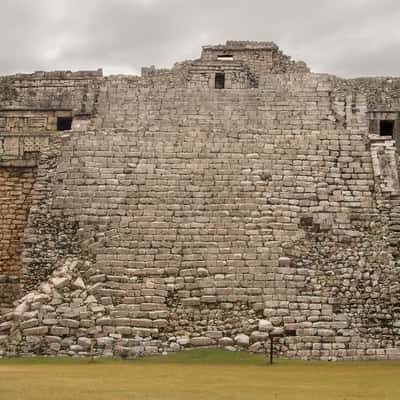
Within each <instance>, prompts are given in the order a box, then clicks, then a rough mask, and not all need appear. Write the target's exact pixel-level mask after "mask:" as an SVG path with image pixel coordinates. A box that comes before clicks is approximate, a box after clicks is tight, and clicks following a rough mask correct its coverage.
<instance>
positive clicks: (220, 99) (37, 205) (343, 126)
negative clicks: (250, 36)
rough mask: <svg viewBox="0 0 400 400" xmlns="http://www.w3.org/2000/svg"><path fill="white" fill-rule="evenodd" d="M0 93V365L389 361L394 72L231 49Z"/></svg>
mask: <svg viewBox="0 0 400 400" xmlns="http://www.w3.org/2000/svg"><path fill="white" fill-rule="evenodd" d="M224 55H225V56H227V55H229V58H230V56H231V55H232V57H233V59H232V60H227V59H226V57H225V59H224V57H223V56H224ZM221 58H222V59H221ZM217 73H219V74H221V73H225V81H224V82H225V85H226V86H225V88H224V89H222V90H220V89H216V88H215V76H216V74H217ZM1 82H2V84H3V86H1V85H0V90H1V87H4V96H3V99H2V100H1V101H0V103H1V104H0V105H2V106H3V108H4V109H1V110H0V139H1V141H0V143H1V146H0V157H1V158H0V180H1V182H2V185H0V186H1V188H0V191H1V193H0V194H2V196H0V218H1V221H2V224H1V228H0V230H1V232H2V233H3V234H2V235H0V244H1V247H0V261H1V266H0V288H1V290H0V307H1V308H3V309H4V313H3V315H2V317H1V320H0V355H5V354H8V355H15V354H33V353H34V354H51V355H81V356H85V355H86V356H87V355H93V354H95V355H102V356H121V357H136V356H141V355H146V354H154V353H165V352H169V351H178V350H181V349H183V348H188V347H191V346H216V345H219V346H223V347H226V348H229V349H231V350H235V349H237V348H242V349H248V350H250V351H254V352H263V351H266V350H268V349H269V340H270V339H269V335H270V333H271V332H272V333H273V334H277V335H278V337H276V338H275V347H276V350H277V351H279V352H280V354H281V355H283V356H287V357H297V358H305V359H307V358H317V359H323V360H333V359H384V358H397V357H399V351H398V348H399V339H398V338H399V333H400V322H399V321H400V314H399V311H400V310H399V291H400V285H399V266H398V264H399V261H398V257H399V252H398V249H399V246H398V244H399V238H400V231H399V228H398V227H399V226H400V198H399V197H398V196H399V182H398V180H399V179H398V171H397V169H398V160H397V157H398V156H397V150H396V141H397V137H398V134H399V132H398V129H399V127H400V124H399V117H398V110H399V109H400V102H399V98H400V96H399V91H400V80H399V79H397V78H391V79H386V78H370V79H353V80H344V79H339V78H337V77H334V76H331V75H323V74H313V73H311V72H309V70H308V68H307V67H306V66H305V64H304V63H302V62H294V61H291V60H290V58H289V57H287V56H286V55H284V54H283V53H282V52H281V51H279V49H278V48H277V46H276V45H274V44H273V43H269V42H267V43H264V42H262V43H249V42H228V43H227V44H226V45H225V46H207V47H205V48H204V50H203V54H202V58H200V59H199V60H194V61H188V62H183V63H178V64H176V65H175V66H174V68H173V69H171V70H156V69H153V68H150V69H144V71H143V76H142V77H129V76H114V77H102V76H101V73H100V72H79V73H68V72H60V73H35V74H32V75H16V76H13V77H8V78H2V80H1ZM60 87H62V88H63V90H60ZM6 89H7V90H6ZM58 118H73V121H72V128H73V130H72V131H70V132H58V133H56V132H55V130H56V128H57V119H58ZM382 120H383V121H392V120H393V121H397V122H396V123H395V124H394V129H395V131H394V132H393V134H394V139H395V140H392V138H391V137H383V136H380V135H379V133H380V129H381V126H380V121H382ZM36 153H40V155H38V154H36ZM34 154H36V155H35V156H34ZM36 165H37V166H36ZM28 213H29V216H28ZM21 287H22V291H21V292H22V293H21V294H20V288H21ZM3 288H4V290H3ZM16 299H19V300H18V301H17V303H16V304H15V308H14V309H13V311H12V312H9V313H5V312H6V311H7V310H6V309H8V310H9V309H10V308H11V303H12V301H13V300H16Z"/></svg>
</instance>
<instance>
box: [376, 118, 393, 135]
mask: <svg viewBox="0 0 400 400" xmlns="http://www.w3.org/2000/svg"><path fill="white" fill-rule="evenodd" d="M393 133H394V121H393V120H390V119H386V120H381V121H379V135H380V136H392V137H393Z"/></svg>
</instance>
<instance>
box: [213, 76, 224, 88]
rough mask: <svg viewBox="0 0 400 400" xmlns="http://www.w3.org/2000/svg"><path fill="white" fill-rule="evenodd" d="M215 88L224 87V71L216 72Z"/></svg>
mask: <svg viewBox="0 0 400 400" xmlns="http://www.w3.org/2000/svg"><path fill="white" fill-rule="evenodd" d="M215 89H225V73H224V72H216V74H215Z"/></svg>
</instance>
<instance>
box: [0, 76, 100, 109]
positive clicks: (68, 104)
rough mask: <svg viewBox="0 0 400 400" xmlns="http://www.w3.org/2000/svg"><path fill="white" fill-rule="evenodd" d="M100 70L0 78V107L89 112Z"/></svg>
mask: <svg viewBox="0 0 400 400" xmlns="http://www.w3.org/2000/svg"><path fill="white" fill-rule="evenodd" d="M101 77H102V72H101V70H99V71H82V72H66V71H60V72H35V73H33V74H16V75H11V76H7V77H2V78H0V107H1V108H6V109H10V108H11V109H15V108H25V109H69V110H73V111H74V113H91V112H92V111H93V107H94V104H95V102H96V96H97V91H98V85H99V81H100V80H101Z"/></svg>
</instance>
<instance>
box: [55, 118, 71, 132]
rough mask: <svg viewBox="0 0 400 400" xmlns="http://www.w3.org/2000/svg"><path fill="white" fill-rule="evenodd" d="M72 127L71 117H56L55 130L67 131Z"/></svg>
mask: <svg viewBox="0 0 400 400" xmlns="http://www.w3.org/2000/svg"><path fill="white" fill-rule="evenodd" d="M71 127H72V118H71V117H58V118H57V130H58V131H69V130H71Z"/></svg>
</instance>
